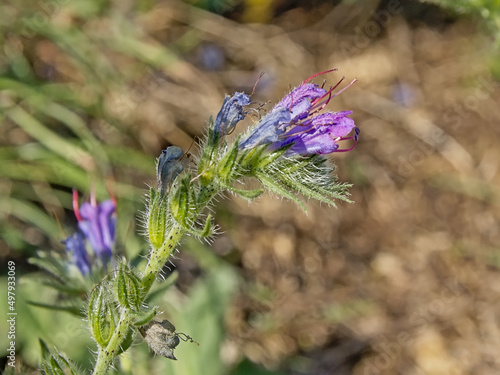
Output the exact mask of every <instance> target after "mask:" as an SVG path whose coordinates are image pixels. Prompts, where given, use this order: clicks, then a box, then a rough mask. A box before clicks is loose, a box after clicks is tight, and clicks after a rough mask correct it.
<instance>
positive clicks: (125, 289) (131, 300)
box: [114, 267, 142, 311]
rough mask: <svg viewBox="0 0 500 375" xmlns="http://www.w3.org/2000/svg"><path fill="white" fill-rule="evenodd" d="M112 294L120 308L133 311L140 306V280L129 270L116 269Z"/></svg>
mask: <svg viewBox="0 0 500 375" xmlns="http://www.w3.org/2000/svg"><path fill="white" fill-rule="evenodd" d="M114 292H115V297H116V299H117V300H118V303H119V304H120V306H122V307H124V308H126V309H131V310H134V311H137V310H138V309H139V307H140V306H141V301H142V288H141V280H140V279H139V277H137V276H136V275H135V274H134V273H133V272H132V271H131V270H127V269H124V268H122V267H120V268H118V270H117V271H116V274H115V280H114Z"/></svg>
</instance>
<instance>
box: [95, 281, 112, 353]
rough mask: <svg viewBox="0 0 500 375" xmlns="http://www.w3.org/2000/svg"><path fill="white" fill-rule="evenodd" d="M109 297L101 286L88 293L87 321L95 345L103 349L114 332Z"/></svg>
mask: <svg viewBox="0 0 500 375" xmlns="http://www.w3.org/2000/svg"><path fill="white" fill-rule="evenodd" d="M110 297H111V296H110V295H108V294H107V293H106V290H105V288H104V287H103V286H102V285H98V286H96V287H95V288H94V289H93V290H92V292H91V293H90V298H89V307H88V321H89V324H90V331H91V332H92V336H93V337H94V339H95V341H96V342H97V344H98V345H99V346H101V347H105V346H106V345H107V344H108V342H109V340H110V339H111V336H112V335H113V332H114V330H115V318H114V313H113V306H112V304H111V301H110V299H111V298H110Z"/></svg>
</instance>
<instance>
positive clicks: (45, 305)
mask: <svg viewBox="0 0 500 375" xmlns="http://www.w3.org/2000/svg"><path fill="white" fill-rule="evenodd" d="M26 302H27V303H28V304H29V305H31V306H36V307H42V308H44V309H49V310H55V311H64V312H68V313H70V314H72V315H76V316H80V317H84V316H85V314H84V313H83V312H82V310H81V309H80V308H78V307H76V306H61V305H51V304H48V303H42V302H36V301H26Z"/></svg>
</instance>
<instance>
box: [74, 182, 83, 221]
mask: <svg viewBox="0 0 500 375" xmlns="http://www.w3.org/2000/svg"><path fill="white" fill-rule="evenodd" d="M73 212H74V213H75V217H76V220H77V221H82V215H80V206H79V204H78V190H76V189H73Z"/></svg>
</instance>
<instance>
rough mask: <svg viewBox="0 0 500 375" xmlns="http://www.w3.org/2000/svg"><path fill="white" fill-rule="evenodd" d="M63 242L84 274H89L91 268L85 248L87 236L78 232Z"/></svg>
mask: <svg viewBox="0 0 500 375" xmlns="http://www.w3.org/2000/svg"><path fill="white" fill-rule="evenodd" d="M62 242H63V244H64V245H65V246H66V250H68V251H69V252H70V253H71V254H72V256H73V261H74V262H75V265H76V266H77V267H78V269H79V270H80V272H81V273H82V275H84V276H85V275H88V274H89V273H90V271H91V268H90V262H89V258H88V255H87V251H86V250H85V237H83V234H81V233H80V232H76V233H75V234H73V235H71V236H69V237H68V238H66V239H65V240H64V241H62Z"/></svg>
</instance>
